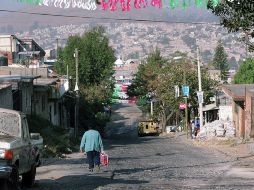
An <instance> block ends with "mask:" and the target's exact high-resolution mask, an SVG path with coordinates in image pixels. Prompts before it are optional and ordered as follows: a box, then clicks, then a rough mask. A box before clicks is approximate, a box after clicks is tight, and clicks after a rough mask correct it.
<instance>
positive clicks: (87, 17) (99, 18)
mask: <svg viewBox="0 0 254 190" xmlns="http://www.w3.org/2000/svg"><path fill="white" fill-rule="evenodd" d="M0 12H7V13H21V14H29V15H39V16H52V17H64V18H80V19H98V20H116V21H134V22H155V23H171V24H193V25H203V24H210V25H220V24H219V23H208V22H184V21H166V20H165V21H164V20H149V19H131V18H109V17H92V16H78V15H64V14H51V13H42V12H27V11H14V10H7V9H0Z"/></svg>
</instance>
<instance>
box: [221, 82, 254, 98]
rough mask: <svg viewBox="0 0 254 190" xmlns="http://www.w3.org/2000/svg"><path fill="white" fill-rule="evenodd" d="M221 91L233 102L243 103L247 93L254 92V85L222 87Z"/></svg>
mask: <svg viewBox="0 0 254 190" xmlns="http://www.w3.org/2000/svg"><path fill="white" fill-rule="evenodd" d="M222 90H223V91H224V92H225V93H226V94H227V95H229V96H231V97H232V98H233V99H234V100H235V101H244V99H245V95H246V92H247V91H250V92H252V91H254V84H234V85H224V86H223V87H222Z"/></svg>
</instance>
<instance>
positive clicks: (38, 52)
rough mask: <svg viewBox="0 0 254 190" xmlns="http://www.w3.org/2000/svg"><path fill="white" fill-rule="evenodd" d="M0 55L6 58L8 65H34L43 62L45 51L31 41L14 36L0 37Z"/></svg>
mask: <svg viewBox="0 0 254 190" xmlns="http://www.w3.org/2000/svg"><path fill="white" fill-rule="evenodd" d="M0 54H1V56H4V57H7V58H8V65H11V64H13V63H23V64H28V65H35V64H38V63H39V62H41V61H43V59H44V56H45V54H46V53H45V51H44V50H43V49H42V48H41V47H40V46H39V45H38V44H37V43H36V42H35V41H34V40H32V39H22V40H21V39H19V38H18V37H16V36H15V35H0Z"/></svg>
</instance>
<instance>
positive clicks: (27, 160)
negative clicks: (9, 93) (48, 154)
mask: <svg viewBox="0 0 254 190" xmlns="http://www.w3.org/2000/svg"><path fill="white" fill-rule="evenodd" d="M42 147H43V139H42V137H41V136H40V134H38V133H36V134H35V133H33V134H30V133H29V127H28V124H27V119H26V115H25V114H23V113H21V112H18V111H14V110H8V109H1V108H0V179H1V180H2V181H3V182H4V183H3V182H1V184H0V186H1V185H3V186H4V185H5V184H9V183H10V184H11V185H12V186H14V187H15V188H17V187H18V186H19V177H20V175H21V176H22V184H23V185H24V186H27V187H32V186H33V184H34V182H35V175H36V167H37V166H39V164H40V150H41V149H42ZM5 186H6V185H5ZM0 189H3V188H2V187H0Z"/></svg>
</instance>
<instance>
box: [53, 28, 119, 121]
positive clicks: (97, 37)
mask: <svg viewBox="0 0 254 190" xmlns="http://www.w3.org/2000/svg"><path fill="white" fill-rule="evenodd" d="M75 48H78V51H79V60H78V61H79V73H78V74H79V81H80V84H79V85H80V86H79V89H80V92H81V100H80V104H81V106H80V113H81V114H80V120H81V121H80V123H84V124H85V125H86V124H87V123H88V120H96V118H95V117H96V115H97V114H98V113H99V112H100V111H103V104H107V103H109V102H110V100H111V96H112V94H113V87H114V85H113V82H114V81H113V73H114V71H113V65H114V61H115V60H116V58H115V56H114V51H113V49H112V48H111V47H110V46H109V39H108V37H107V36H106V35H105V31H104V29H103V28H102V27H96V28H93V29H91V30H90V31H88V32H86V33H84V34H83V35H81V36H79V35H75V36H71V37H69V38H68V40H67V44H66V46H65V47H64V48H63V49H59V60H58V62H57V64H56V71H57V72H58V74H65V75H66V67H67V65H68V66H69V75H70V76H72V78H75V73H76V67H75V58H74V56H73V55H74V50H75ZM70 95H71V96H73V95H74V94H70ZM74 96H75V95H74ZM70 102H71V104H70V105H69V106H72V107H73V105H74V101H73V99H72V100H71V101H70ZM90 122H91V121H90Z"/></svg>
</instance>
